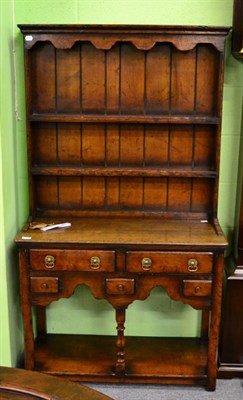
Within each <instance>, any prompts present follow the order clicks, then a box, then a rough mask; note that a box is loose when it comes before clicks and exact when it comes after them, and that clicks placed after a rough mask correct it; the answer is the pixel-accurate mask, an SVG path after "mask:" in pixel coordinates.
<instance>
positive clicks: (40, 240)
mask: <svg viewBox="0 0 243 400" xmlns="http://www.w3.org/2000/svg"><path fill="white" fill-rule="evenodd" d="M38 222H44V223H60V222H70V223H71V226H70V227H68V228H57V229H52V230H49V231H46V232H43V231H41V230H39V229H34V230H33V229H30V228H29V226H28V225H27V226H26V227H25V228H24V230H23V231H21V232H20V233H19V234H18V236H17V237H16V243H17V244H19V245H27V246H29V245H30V246H31V245H33V244H37V245H38V244H46V245H54V244H57V245H58V244H60V245H64V244H65V245H68V244H70V245H75V244H76V245H77V244H80V245H82V244H85V245H116V244H118V245H128V246H129V245H159V246H165V247H167V246H185V245H188V246H198V247H201V246H205V247H207V246H210V247H215V246H216V247H226V246H227V241H226V239H225V237H224V235H223V234H218V233H217V232H216V229H215V227H214V226H213V225H211V224H210V223H208V222H207V221H204V220H203V221H185V220H167V219H166V220H165V219H157V218H76V219H65V220H61V219H56V220H48V219H45V220H43V219H42V220H40V219H38Z"/></svg>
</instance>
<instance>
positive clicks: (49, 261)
mask: <svg viewBox="0 0 243 400" xmlns="http://www.w3.org/2000/svg"><path fill="white" fill-rule="evenodd" d="M44 261H45V266H46V268H54V267H55V257H54V256H51V255H47V256H45V260H44Z"/></svg>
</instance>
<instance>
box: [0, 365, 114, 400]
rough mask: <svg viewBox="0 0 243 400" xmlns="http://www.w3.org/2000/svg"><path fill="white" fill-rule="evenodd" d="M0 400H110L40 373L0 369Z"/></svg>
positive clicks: (71, 383) (92, 391)
mask: <svg viewBox="0 0 243 400" xmlns="http://www.w3.org/2000/svg"><path fill="white" fill-rule="evenodd" d="M0 399H1V400H5V399H8V400H41V399H45V400H54V399H55V400H78V399H80V400H109V399H110V400H111V398H110V397H108V396H105V395H104V394H101V393H98V392H97V391H96V390H93V389H90V388H88V387H86V386H83V385H80V384H77V383H74V382H69V381H67V380H64V379H60V378H57V377H53V376H47V375H44V374H41V373H40V372H33V371H25V370H21V369H17V368H7V367H0Z"/></svg>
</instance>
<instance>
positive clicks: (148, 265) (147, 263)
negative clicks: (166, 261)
mask: <svg viewBox="0 0 243 400" xmlns="http://www.w3.org/2000/svg"><path fill="white" fill-rule="evenodd" d="M151 266H152V260H151V258H149V257H144V258H143V259H142V268H143V269H144V270H149V269H150V268H151Z"/></svg>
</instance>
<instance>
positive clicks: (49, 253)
mask: <svg viewBox="0 0 243 400" xmlns="http://www.w3.org/2000/svg"><path fill="white" fill-rule="evenodd" d="M30 266H31V269H33V270H54V271H55V270H65V271H96V272H103V271H107V272H113V271H114V269H115V252H114V251H102V250H97V251H96V250H64V249H62V250H58V249H47V250H44V249H43V250H42V249H39V250H37V249H33V250H30Z"/></svg>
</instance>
